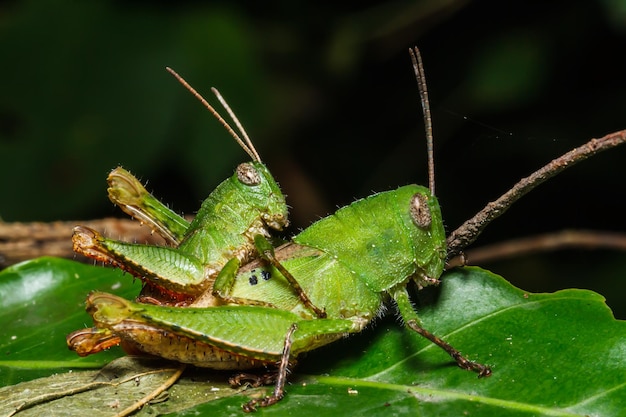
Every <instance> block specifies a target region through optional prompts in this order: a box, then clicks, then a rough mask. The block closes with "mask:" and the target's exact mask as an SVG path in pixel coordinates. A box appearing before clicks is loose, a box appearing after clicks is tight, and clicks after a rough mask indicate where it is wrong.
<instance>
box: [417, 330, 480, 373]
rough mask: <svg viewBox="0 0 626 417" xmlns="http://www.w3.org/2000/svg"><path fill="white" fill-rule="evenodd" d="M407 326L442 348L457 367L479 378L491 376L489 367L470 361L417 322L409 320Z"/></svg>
mask: <svg viewBox="0 0 626 417" xmlns="http://www.w3.org/2000/svg"><path fill="white" fill-rule="evenodd" d="M406 325H407V326H408V327H410V328H411V329H413V330H415V331H416V332H417V333H419V334H420V335H422V336H424V337H425V338H426V339H428V340H430V341H431V342H433V343H434V344H436V345H437V346H439V347H440V348H442V349H443V350H445V351H446V352H447V353H448V354H449V355H450V356H451V357H452V359H454V360H455V361H456V363H457V365H459V367H460V368H462V369H465V370H466V371H474V372H476V373H477V374H478V377H479V378H481V377H484V376H489V375H491V368H490V367H489V366H487V365H483V364H482V363H478V362H473V361H470V360H469V359H467V358H466V357H465V356H463V355H462V354H461V352H459V351H458V350H456V349H455V348H454V347H453V346H452V345H450V344H449V343H447V342H446V341H444V340H442V339H441V338H439V337H437V336H435V335H434V334H432V333H431V332H429V331H428V330H426V329H424V328H423V327H422V326H420V325H419V323H417V321H416V320H409V321H407V323H406Z"/></svg>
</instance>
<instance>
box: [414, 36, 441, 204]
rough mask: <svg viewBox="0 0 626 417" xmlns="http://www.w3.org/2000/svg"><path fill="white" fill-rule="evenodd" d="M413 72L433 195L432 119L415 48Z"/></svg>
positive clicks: (424, 82)
mask: <svg viewBox="0 0 626 417" xmlns="http://www.w3.org/2000/svg"><path fill="white" fill-rule="evenodd" d="M409 54H410V55H411V61H412V62H413V71H414V72H415V78H416V80H417V88H418V89H419V92H420V99H421V101H422V113H423V114H424V126H425V128H426V151H427V153H428V188H430V193H431V194H432V195H435V156H434V155H435V151H434V146H433V119H432V118H431V115H430V103H429V101H428V89H427V88H426V75H425V74H424V65H423V64H422V55H421V54H420V51H419V49H417V47H415V48H413V49H410V48H409Z"/></svg>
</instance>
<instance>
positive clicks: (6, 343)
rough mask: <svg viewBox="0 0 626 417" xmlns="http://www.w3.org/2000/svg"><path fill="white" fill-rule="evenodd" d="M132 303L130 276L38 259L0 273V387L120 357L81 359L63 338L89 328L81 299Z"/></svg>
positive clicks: (133, 290) (107, 355)
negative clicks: (101, 295)
mask: <svg viewBox="0 0 626 417" xmlns="http://www.w3.org/2000/svg"><path fill="white" fill-rule="evenodd" d="M96 289H99V290H102V291H108V292H113V293H115V294H118V295H120V296H123V297H129V298H132V297H134V296H135V295H136V294H138V293H139V289H140V286H139V283H136V284H134V285H133V279H132V277H131V276H130V275H126V276H125V275H124V274H123V273H122V272H121V271H119V270H115V269H111V268H102V267H93V266H89V265H85V264H81V263H78V262H74V261H69V260H65V259H59V258H51V257H45V258H39V259H35V260H32V261H27V262H23V263H21V264H18V265H14V266H12V267H10V268H7V269H5V270H3V271H2V272H0V323H2V329H1V330H0V352H2V357H1V358H0V386H4V385H9V384H15V383H17V382H22V381H26V380H29V379H33V378H37V377H41V376H48V375H50V374H52V373H55V372H63V371H64V370H66V369H71V368H74V369H78V368H96V367H97V368H99V367H101V366H102V365H104V364H105V363H107V362H109V361H110V360H111V359H113V358H115V357H118V356H120V353H119V352H105V353H104V354H103V355H102V356H100V355H97V356H92V357H88V358H79V357H78V356H77V355H76V354H75V353H74V352H71V351H70V350H69V349H68V348H67V345H66V344H65V336H66V335H67V334H68V333H70V332H72V331H73V330H77V329H80V328H84V327H91V326H93V323H92V322H91V318H90V317H89V316H88V315H87V313H85V310H84V305H85V297H86V296H87V294H88V293H89V292H90V291H92V290H96Z"/></svg>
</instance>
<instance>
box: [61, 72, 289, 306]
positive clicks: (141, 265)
mask: <svg viewBox="0 0 626 417" xmlns="http://www.w3.org/2000/svg"><path fill="white" fill-rule="evenodd" d="M168 71H170V72H171V73H172V74H173V75H174V76H175V77H177V78H178V79H179V80H180V81H181V82H183V84H184V85H186V86H187V88H188V89H190V91H191V92H192V93H193V94H194V95H195V96H196V97H197V98H199V99H200V101H201V102H202V103H203V104H204V105H205V107H206V108H207V109H208V110H209V111H210V112H211V113H212V114H213V115H214V116H215V117H216V118H217V119H218V121H219V122H220V123H221V124H222V125H223V126H224V127H225V128H226V129H227V131H228V132H229V133H230V134H231V136H232V137H233V138H234V139H235V140H236V141H237V143H239V145H240V146H241V147H242V148H243V149H244V150H245V151H246V153H248V155H250V157H251V158H252V161H251V162H246V163H242V164H239V166H237V168H236V170H235V173H234V174H233V175H232V176H231V177H230V178H229V179H227V180H225V181H224V182H222V183H221V184H219V185H218V186H217V188H216V189H215V190H214V191H213V192H212V193H211V194H210V195H209V197H208V198H207V199H206V200H205V201H204V202H203V203H202V206H201V207H200V210H199V211H198V213H197V215H196V216H195V218H194V220H193V221H192V222H191V223H189V222H187V221H186V220H185V219H184V218H182V217H181V216H179V215H178V214H176V213H174V212H173V211H172V210H170V209H169V208H167V207H166V206H164V205H163V204H162V203H161V202H159V201H158V200H157V199H156V198H154V197H153V196H152V195H151V194H150V193H148V192H147V191H146V190H145V188H144V187H143V186H142V185H141V183H140V182H139V181H138V180H137V179H136V178H135V177H133V176H132V175H131V174H130V173H129V172H128V171H126V170H124V169H122V168H116V169H114V170H113V171H112V172H111V173H110V175H109V177H108V182H109V189H108V192H109V197H110V199H111V200H112V201H113V202H114V203H115V204H117V205H118V206H120V207H121V208H122V210H124V211H125V212H126V213H128V214H130V215H131V216H133V217H135V218H136V219H138V220H140V221H141V222H143V223H146V224H148V225H150V226H151V227H152V228H153V230H156V232H157V233H159V234H160V235H161V236H162V237H163V238H164V239H165V240H166V241H167V242H168V243H169V244H170V245H172V246H146V245H140V244H132V243H125V242H120V241H117V240H113V239H108V238H105V237H103V236H102V235H100V234H99V233H98V232H96V231H95V230H92V229H89V228H87V227H83V226H77V227H76V228H75V229H74V235H73V242H74V250H75V251H76V252H78V253H81V254H84V255H86V256H88V257H92V258H95V259H96V260H99V261H104V262H107V263H111V264H114V265H115V266H118V267H120V268H122V269H124V270H126V271H129V272H130V273H132V274H133V275H135V276H137V277H139V278H141V279H142V280H143V281H144V282H146V283H147V284H146V286H145V287H144V290H143V292H142V297H141V298H142V299H143V301H151V302H155V303H174V304H188V303H190V302H192V301H193V300H194V299H195V298H196V297H198V296H199V295H200V294H202V293H204V292H205V291H206V290H207V289H208V288H210V287H211V286H212V283H213V281H214V279H215V277H216V276H217V273H218V272H219V271H220V270H221V269H222V267H223V266H224V265H225V264H226V262H228V261H229V260H230V259H232V258H236V259H239V260H240V261H241V262H246V261H247V260H249V259H250V258H251V257H253V256H254V251H255V247H254V237H255V236H256V235H261V236H264V237H266V238H269V236H270V233H269V229H270V228H271V229H276V230H282V228H283V227H285V226H287V224H288V220H287V205H286V202H285V197H284V196H283V194H282V192H281V191H280V188H279V187H278V184H277V183H276V181H275V180H274V178H273V177H272V175H271V174H270V172H269V170H268V169H267V168H266V167H265V165H264V164H263V163H262V162H261V158H260V157H259V155H258V153H257V151H256V150H255V148H254V146H253V144H252V142H251V141H250V139H249V137H248V135H247V134H246V132H245V130H244V129H243V127H242V126H241V123H240V122H239V120H238V119H237V117H236V116H235V115H234V113H233V112H232V110H231V109H230V107H229V106H228V104H227V103H226V102H225V101H224V99H223V98H222V96H221V95H220V94H219V92H217V90H215V89H214V90H213V91H214V93H215V94H216V96H217V98H218V99H219V100H220V102H221V103H222V105H223V106H224V107H225V109H226V110H227V112H228V113H229V115H230V116H231V118H232V119H233V121H234V122H235V124H236V126H237V127H238V129H239V131H240V133H241V135H242V136H243V137H244V140H245V141H244V140H242V139H241V138H240V136H239V135H238V134H237V133H235V132H234V131H233V129H232V128H231V127H230V125H229V124H228V123H227V122H226V121H225V120H224V119H223V118H222V117H221V116H220V115H219V114H218V113H217V111H215V109H213V107H212V106H211V105H210V104H209V103H208V102H207V101H206V100H205V99H204V98H202V97H201V96H200V95H199V94H198V93H197V92H196V91H195V90H193V89H192V88H191V87H190V86H188V85H187V84H186V83H185V82H184V80H182V79H181V78H180V77H179V76H178V75H177V74H176V73H175V72H174V71H172V70H170V69H169V68H168ZM163 283H165V284H166V285H163ZM204 302H205V303H206V304H211V303H212V302H214V300H207V299H205V300H204Z"/></svg>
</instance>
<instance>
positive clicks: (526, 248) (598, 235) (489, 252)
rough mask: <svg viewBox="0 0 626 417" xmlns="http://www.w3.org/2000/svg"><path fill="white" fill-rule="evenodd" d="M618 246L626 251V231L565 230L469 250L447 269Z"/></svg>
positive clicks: (451, 261)
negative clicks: (515, 258) (578, 249)
mask: <svg viewBox="0 0 626 417" xmlns="http://www.w3.org/2000/svg"><path fill="white" fill-rule="evenodd" d="M571 248H580V249H615V250H621V251H626V234H624V233H617V232H605V231H594V230H562V231H559V232H554V233H546V234H541V235H536V236H530V237H525V238H519V239H511V240H507V241H504V242H498V243H494V244H492V245H487V246H482V247H479V248H476V249H470V250H468V251H467V252H465V253H464V254H463V255H464V256H462V257H461V256H457V257H455V258H453V259H451V260H450V261H449V262H448V264H447V265H446V269H450V268H454V267H455V266H461V265H481V264H483V263H485V262H492V261H496V260H501V259H506V258H511V257H514V256H522V255H527V254H530V253H537V252H547V251H554V250H559V249H571Z"/></svg>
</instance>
